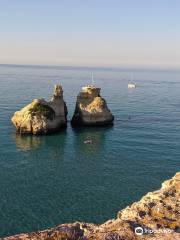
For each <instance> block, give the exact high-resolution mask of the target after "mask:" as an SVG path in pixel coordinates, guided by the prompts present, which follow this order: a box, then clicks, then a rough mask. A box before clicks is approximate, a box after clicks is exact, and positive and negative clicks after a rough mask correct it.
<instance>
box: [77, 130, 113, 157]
mask: <svg viewBox="0 0 180 240" xmlns="http://www.w3.org/2000/svg"><path fill="white" fill-rule="evenodd" d="M111 128H113V126H108V127H100V128H94V127H84V128H76V129H73V131H74V148H75V152H76V154H83V155H86V156H94V155H96V154H97V153H100V152H101V150H102V149H103V146H104V143H105V139H106V134H107V132H108V131H109V130H110V129H111ZM77 146H81V147H77Z"/></svg>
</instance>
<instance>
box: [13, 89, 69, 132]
mask: <svg viewBox="0 0 180 240" xmlns="http://www.w3.org/2000/svg"><path fill="white" fill-rule="evenodd" d="M66 116H67V107H66V103H65V102H64V100H63V90H62V87H61V86H60V85H55V87H54V95H53V98H52V99H51V101H49V102H47V101H45V100H44V99H34V100H33V101H32V102H31V103H30V104H28V105H27V106H25V107H24V108H22V109H21V110H20V111H17V112H15V113H14V116H13V117H12V119H11V120H12V122H13V124H14V125H15V127H16V129H17V131H18V132H20V133H28V134H48V133H52V132H57V131H59V130H60V129H61V128H63V127H66V124H67V119H66Z"/></svg>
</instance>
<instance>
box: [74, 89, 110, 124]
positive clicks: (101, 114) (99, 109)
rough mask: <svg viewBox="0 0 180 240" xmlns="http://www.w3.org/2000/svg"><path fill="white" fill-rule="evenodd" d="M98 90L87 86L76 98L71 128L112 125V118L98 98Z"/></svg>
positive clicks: (104, 103) (103, 100)
mask: <svg viewBox="0 0 180 240" xmlns="http://www.w3.org/2000/svg"><path fill="white" fill-rule="evenodd" d="M100 90H101V89H100V88H96V87H95V86H93V85H88V86H86V87H83V88H82V91H81V92H80V93H79V95H78V96H77V101H76V108H75V112H74V115H73V118H72V120H71V123H72V125H73V126H105V125H109V124H112V123H113V120H114V116H113V115H112V113H111V112H110V110H109V109H108V107H107V104H106V101H105V99H103V98H102V97H101V96H100Z"/></svg>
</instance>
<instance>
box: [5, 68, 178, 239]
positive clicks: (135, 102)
mask: <svg viewBox="0 0 180 240" xmlns="http://www.w3.org/2000/svg"><path fill="white" fill-rule="evenodd" d="M92 71H93V72H94V78H95V81H96V85H97V86H99V87H101V88H102V90H101V94H102V96H103V97H105V99H106V100H107V102H108V105H109V108H110V109H111V111H112V112H113V113H114V115H115V123H114V126H113V127H111V128H83V129H77V130H73V129H72V128H71V127H70V125H69V126H68V128H67V130H66V131H62V132H61V133H59V134H56V135H51V136H41V137H40V136H20V135H17V134H16V133H15V129H14V127H13V125H12V124H11V121H10V118H11V116H12V115H13V113H14V112H15V111H16V110H18V109H20V108H21V107H23V106H24V105H25V104H27V103H28V102H30V101H31V100H32V99H33V98H38V97H40V98H41V97H44V98H46V99H50V98H51V96H52V91H53V85H54V84H56V83H61V84H62V86H63V89H64V99H65V101H66V102H67V106H68V112H69V113H68V119H71V117H72V114H73V111H74V107H75V100H76V95H77V93H78V92H79V90H80V89H81V87H82V86H83V85H85V84H87V83H89V82H90V78H91V72H92ZM132 74H133V76H134V77H133V78H134V81H135V82H136V83H137V84H138V88H136V89H134V90H128V89H127V84H128V81H129V79H130V76H131V75H132ZM87 138H91V139H92V140H93V144H91V145H85V144H84V143H83V142H84V140H85V139H87ZM179 161H180V72H178V71H150V70H125V69H124V70H123V69H119V70H113V69H88V68H70V67H69V68H67V67H66V68H65V67H30V66H29V67H23V66H3V65H1V66H0V216H1V217H0V237H2V236H7V235H11V234H16V233H20V232H28V231H35V230H40V229H44V228H47V227H52V226H55V225H57V224H60V223H65V222H73V221H77V220H78V221H86V222H95V223H101V222H103V221H105V220H107V219H109V218H113V217H115V216H116V213H117V211H118V210H120V209H121V208H123V207H125V206H127V205H128V204H131V203H132V202H133V201H136V200H138V199H139V198H140V197H141V196H142V195H143V194H145V193H146V192H148V191H153V190H155V189H157V188H159V187H160V184H161V181H163V180H165V179H167V178H169V177H172V176H173V175H174V174H175V172H177V171H178V170H179V167H180V163H179Z"/></svg>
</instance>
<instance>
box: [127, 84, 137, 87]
mask: <svg viewBox="0 0 180 240" xmlns="http://www.w3.org/2000/svg"><path fill="white" fill-rule="evenodd" d="M128 88H136V84H135V83H129V84H128Z"/></svg>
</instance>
